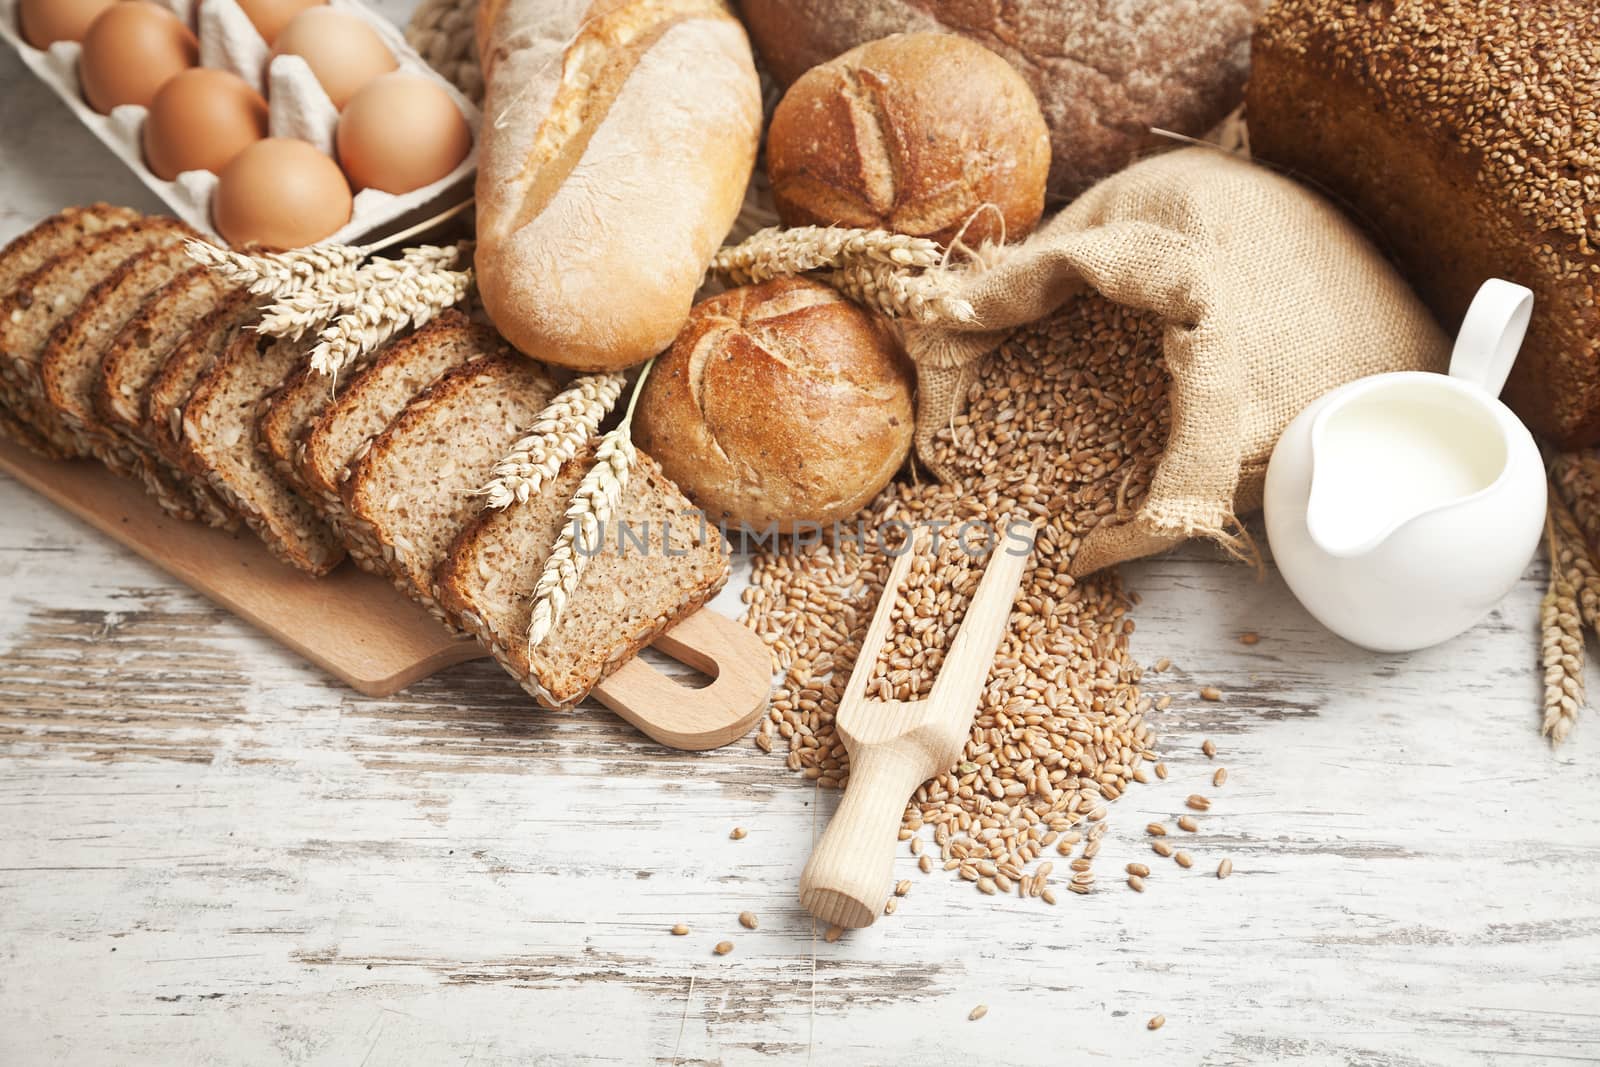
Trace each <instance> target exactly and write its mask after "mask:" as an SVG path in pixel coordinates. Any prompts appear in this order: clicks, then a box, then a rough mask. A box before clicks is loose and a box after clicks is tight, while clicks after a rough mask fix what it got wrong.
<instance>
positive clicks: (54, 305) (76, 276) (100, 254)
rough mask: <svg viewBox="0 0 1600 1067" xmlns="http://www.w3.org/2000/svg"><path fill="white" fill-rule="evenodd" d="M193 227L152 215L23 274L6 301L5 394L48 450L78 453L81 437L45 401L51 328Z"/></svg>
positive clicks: (0, 338)
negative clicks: (144, 255) (118, 273)
mask: <svg viewBox="0 0 1600 1067" xmlns="http://www.w3.org/2000/svg"><path fill="white" fill-rule="evenodd" d="M187 229H188V228H187V227H185V226H184V225H183V224H182V223H180V222H178V221H177V220H175V219H163V218H149V219H143V220H141V221H138V222H134V223H130V224H129V225H127V226H120V227H114V228H111V229H109V230H106V231H105V232H102V233H98V234H95V235H93V236H91V237H89V238H88V239H87V240H85V241H83V242H81V243H80V244H78V245H77V246H76V247H75V248H73V249H72V250H71V251H68V252H65V253H63V254H61V255H58V256H56V257H55V258H54V259H51V260H49V261H48V262H46V263H45V264H44V265H43V266H41V267H39V268H38V269H36V270H34V271H32V272H31V273H29V274H27V275H25V276H24V277H22V278H21V279H19V280H18V282H17V285H16V287H15V289H13V290H12V292H11V293H10V294H9V295H8V296H7V297H6V298H5V300H4V301H3V302H0V396H3V397H4V400H5V402H6V404H7V406H8V407H10V409H11V412H12V415H13V416H14V417H15V418H17V419H19V420H20V421H23V422H25V423H27V424H28V425H29V426H30V427H31V428H32V429H33V430H34V431H35V432H36V433H37V434H39V436H40V437H41V438H43V439H44V440H45V442H46V454H47V455H52V456H56V457H70V456H73V455H76V454H77V448H76V442H75V441H74V440H73V438H72V437H71V435H70V434H68V433H66V432H65V431H64V430H63V429H62V428H61V427H60V426H59V425H58V424H57V423H56V422H55V420H54V418H53V417H52V416H51V415H50V413H49V411H48V408H47V407H46V406H45V404H44V389H43V385H42V383H41V382H40V378H39V361H40V359H41V357H42V356H43V355H44V348H45V345H46V344H47V343H48V342H49V339H50V335H51V333H52V332H53V331H54V330H55V328H56V326H58V325H59V324H60V323H61V322H62V321H64V320H65V319H67V318H68V317H70V316H71V315H72V313H73V312H74V311H76V310H77V308H78V307H79V306H80V305H81V304H82V303H83V301H84V299H85V298H86V297H87V296H88V295H89V292H90V291H91V290H92V289H94V287H95V286H97V285H99V284H100V283H101V282H102V281H104V280H105V279H106V278H108V277H110V276H111V274H112V273H113V272H114V271H115V270H116V269H117V268H118V267H120V266H121V265H122V264H123V263H124V262H126V261H127V260H128V259H129V258H130V257H132V256H135V255H138V254H139V253H140V252H143V251H146V250H147V249H150V248H154V247H156V246H158V245H161V244H164V243H169V242H171V241H172V240H174V239H175V237H176V235H179V234H181V233H183V232H185V231H186V230H187Z"/></svg>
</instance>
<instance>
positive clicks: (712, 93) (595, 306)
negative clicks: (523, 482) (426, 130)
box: [475, 0, 761, 371]
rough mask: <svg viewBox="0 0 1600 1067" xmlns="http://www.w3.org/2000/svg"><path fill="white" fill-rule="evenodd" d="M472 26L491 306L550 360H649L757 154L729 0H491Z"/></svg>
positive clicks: (481, 252)
mask: <svg viewBox="0 0 1600 1067" xmlns="http://www.w3.org/2000/svg"><path fill="white" fill-rule="evenodd" d="M478 31H479V42H478V43H479V54H480V56H482V57H483V65H484V71H485V75H486V78H487V84H488V96H487V100H486V103H485V107H484V113H485V114H486V115H488V116H491V119H492V120H491V121H488V122H485V123H484V130H483V135H482V146H481V153H482V154H481V159H480V163H479V168H478V186H477V197H478V249H477V256H476V261H475V265H476V268H477V281H478V291H479V293H480V294H481V297H482V300H483V305H484V308H485V310H486V311H487V312H488V313H489V317H490V318H491V319H492V320H493V321H494V324H495V326H497V327H498V328H499V330H500V332H501V333H502V334H504V335H505V337H506V339H507V340H508V341H510V342H511V344H512V345H514V346H515V347H516V348H518V349H520V350H521V351H523V352H524V353H526V354H528V355H531V356H533V357H535V358H537V359H539V360H542V361H544V362H547V363H553V364H556V365H559V366H564V367H571V368H575V369H579V370H586V371H595V370H616V369H619V368H622V367H628V366H632V365H633V364H635V363H639V362H641V361H643V360H645V359H648V358H649V357H650V356H653V355H655V354H656V353H657V352H660V351H661V350H662V349H664V348H666V347H667V346H668V345H669V344H671V343H672V339H673V338H674V337H675V336H677V333H678V330H679V329H680V328H681V327H682V326H683V324H684V322H685V321H686V320H687V318H688V316H689V306H690V303H691V302H692V298H693V296H694V292H695V289H696V288H697V287H698V286H699V284H700V280H701V277H702V275H703V274H704V272H705V268H706V264H707V263H708V262H709V261H710V258H711V254H712V253H713V252H714V251H715V250H716V249H717V247H718V246H719V245H720V244H721V243H722V240H723V238H724V237H725V236H726V235H727V233H728V230H729V228H730V227H731V226H732V225H733V222H734V219H735V218H736V216H737V215H738V212H739V207H740V205H741V203H742V202H743V199H744V191H745V186H746V184H747V183H748V181H749V178H750V172H751V169H752V168H753V167H754V165H755V158H756V148H757V145H758V142H759V139H760V133H761V87H760V82H759V80H758V79H757V76H756V71H755V64H754V61H753V60H752V58H751V54H750V44H749V41H748V40H747V39H746V38H745V35H744V30H743V28H742V27H741V26H740V25H739V23H738V22H737V21H736V20H735V19H734V18H733V16H732V15H731V14H730V13H729V12H728V9H727V7H726V6H725V5H724V4H722V3H721V2H719V0H620V2H619V0H595V2H594V3H588V2H586V0H562V2H559V3H550V2H545V0H497V2H494V3H486V4H484V5H483V7H482V9H481V11H480V20H479V23H478Z"/></svg>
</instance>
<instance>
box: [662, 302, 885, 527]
mask: <svg viewBox="0 0 1600 1067" xmlns="http://www.w3.org/2000/svg"><path fill="white" fill-rule="evenodd" d="M911 389H912V376H911V368H910V366H909V365H908V363H907V362H906V360H905V358H904V356H903V355H902V354H901V352H900V346H899V345H898V344H897V343H896V342H895V340H894V338H893V336H892V335H891V334H890V331H889V328H888V326H887V324H886V323H885V322H884V321H883V320H882V319H881V318H879V317H878V316H876V315H874V314H872V313H870V312H868V311H865V310H863V309H862V308H860V307H857V306H856V305H855V304H852V303H851V302H850V301H848V300H846V299H845V298H844V297H842V296H840V295H839V294H838V293H837V292H835V291H834V290H832V289H830V288H828V287H827V286H825V285H820V284H818V283H816V282H811V281H806V280H804V279H800V278H780V279H778V280H775V281H770V282H766V283H764V284H762V285H747V286H742V287H740V288H738V289H731V290H729V291H728V292H726V293H723V294H721V295H720V296H715V297H712V298H711V299H709V300H705V301H702V302H701V303H699V304H697V305H696V306H695V308H694V310H693V311H692V312H690V314H689V322H688V324H687V325H685V326H684V328H683V332H682V333H680V334H679V335H678V339H677V340H676V341H674V342H673V345H672V347H671V348H670V349H668V350H667V351H666V353H664V354H663V355H662V356H661V358H660V359H658V360H657V361H656V364H655V368H654V369H653V370H652V371H651V372H650V377H649V379H648V380H647V381H646V382H645V386H644V391H643V393H642V394H641V395H640V397H639V410H638V412H637V414H636V418H635V423H634V432H635V435H636V437H637V440H638V443H639V446H640V447H641V448H643V449H644V450H645V451H646V452H648V453H650V455H652V456H654V457H655V458H656V460H657V462H659V463H660V464H661V466H662V469H663V470H665V471H666V472H667V475H668V476H669V477H670V478H672V480H673V481H675V482H677V483H678V485H679V486H680V487H681V488H682V489H683V491H684V492H685V493H686V494H688V496H689V498H690V499H691V500H693V501H694V502H695V503H696V504H697V505H699V506H700V507H701V508H703V509H704V510H705V512H706V515H707V517H708V519H709V520H710V521H712V522H726V523H728V524H729V525H730V526H733V525H735V524H743V525H744V526H745V527H746V528H747V529H749V530H751V531H752V532H754V533H757V534H761V533H765V532H766V531H768V530H770V529H772V528H773V527H776V528H777V529H778V530H779V531H780V532H783V533H793V532H794V531H795V529H796V524H799V523H806V522H816V523H822V524H828V523H832V522H835V521H838V520H842V519H845V518H848V517H849V516H851V515H853V514H855V513H856V512H857V511H858V510H860V508H861V507H862V505H864V504H866V503H867V502H868V501H869V500H871V499H872V498H873V496H874V495H876V494H877V492H878V490H880V489H882V488H883V487H884V485H885V484H887V483H888V481H889V479H890V478H892V477H894V473H895V471H897V470H899V469H900V465H901V464H902V463H904V462H905V458H906V454H907V452H908V451H909V450H910V448H911V431H912V422H913V419H912V410H911Z"/></svg>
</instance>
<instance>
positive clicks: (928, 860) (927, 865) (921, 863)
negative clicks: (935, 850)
mask: <svg viewBox="0 0 1600 1067" xmlns="http://www.w3.org/2000/svg"><path fill="white" fill-rule="evenodd" d="M917 870H919V871H921V872H922V873H923V874H928V873H930V872H931V871H932V870H933V857H932V856H923V857H922V858H921V859H919V860H917Z"/></svg>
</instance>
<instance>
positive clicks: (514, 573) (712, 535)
mask: <svg viewBox="0 0 1600 1067" xmlns="http://www.w3.org/2000/svg"><path fill="white" fill-rule="evenodd" d="M594 449H595V442H594V441H591V442H590V443H589V444H588V445H587V446H586V447H585V448H584V449H583V450H582V451H580V452H579V453H578V455H577V456H575V457H574V458H573V459H571V460H569V461H568V462H567V463H566V465H565V466H563V467H562V468H561V472H560V473H559V474H558V475H557V476H556V477H555V478H553V479H551V480H550V481H549V482H548V483H547V484H546V485H545V487H544V488H543V490H542V491H541V492H540V493H539V494H538V495H537V496H535V497H532V498H531V499H529V500H528V501H527V502H526V503H521V504H513V505H512V506H511V507H509V508H507V509H506V510H504V511H493V510H490V511H484V512H482V513H481V514H479V515H478V516H477V517H476V518H474V519H473V521H472V522H471V523H470V524H469V525H468V526H467V528H466V529H464V530H463V531H462V532H461V534H460V535H459V536H458V537H457V538H456V540H455V543H454V544H453V545H452V546H451V549H450V552H449V554H448V555H447V556H446V558H445V560H444V562H443V563H441V564H440V565H439V568H438V570H437V572H436V574H435V579H436V581H437V584H438V587H439V599H440V604H441V606H442V607H443V608H444V610H445V611H446V612H448V613H449V614H450V615H451V616H452V617H453V618H455V619H457V620H458V621H459V623H460V625H461V626H462V627H463V628H464V629H467V630H469V631H471V632H472V633H473V634H475V635H476V636H477V637H478V638H479V640H481V641H482V642H483V643H484V645H485V646H487V647H488V649H489V651H490V652H491V653H492V654H493V655H494V657H495V659H497V660H498V661H499V662H500V665H501V666H503V667H504V668H505V669H506V671H507V672H508V673H510V674H511V676H512V677H514V678H516V679H517V680H518V681H519V682H520V683H521V684H522V686H523V688H524V689H526V690H527V691H528V692H529V693H531V694H533V696H534V697H535V698H536V699H537V700H538V701H539V702H540V703H541V704H544V705H546V706H547V707H566V706H569V705H571V704H573V703H576V702H577V701H579V700H582V699H583V698H584V696H586V695H587V694H588V692H589V690H591V689H593V688H594V687H595V685H597V684H598V683H599V682H601V681H603V680H604V679H605V677H606V676H607V675H609V674H610V673H611V672H612V671H614V670H616V669H617V668H618V667H620V666H621V665H622V664H623V663H625V662H626V661H627V660H628V659H629V658H630V657H631V656H633V655H634V654H635V653H636V652H638V651H639V649H641V648H643V647H644V646H645V645H648V644H649V643H650V642H651V641H653V640H655V638H656V637H657V636H658V635H659V634H660V633H661V632H662V631H664V630H666V629H667V628H669V627H670V626H672V624H673V623H675V622H677V621H678V620H679V619H682V618H683V617H685V616H686V615H688V614H689V613H691V612H693V611H695V610H697V609H698V608H700V607H701V606H702V605H703V604H705V603H706V602H707V601H708V600H710V599H711V598H712V597H713V596H715V595H716V593H717V590H719V589H721V588H722V586H723V585H724V584H725V583H726V582H727V580H728V572H729V554H728V549H727V546H726V545H725V544H724V543H723V540H722V534H721V533H720V532H719V531H718V529H717V528H716V527H715V526H712V525H708V524H705V523H704V522H703V521H702V516H701V514H700V513H699V512H697V511H696V510H695V509H694V505H692V504H691V503H689V500H688V499H687V498H686V497H685V496H684V495H683V493H682V492H680V491H679V489H678V487H677V486H676V485H674V484H673V483H672V482H671V481H670V480H669V479H668V478H667V476H666V475H665V474H663V473H662V472H661V468H660V467H659V466H657V465H656V462H655V460H653V459H651V458H650V457H649V456H647V455H645V454H644V453H643V452H640V453H638V462H637V464H636V465H635V466H634V468H633V471H632V474H631V476H630V477H629V479H628V486H627V488H626V489H625V490H624V491H623V494H622V501H621V504H620V506H619V509H618V516H619V519H620V521H621V522H622V523H625V524H626V525H627V530H626V531H623V530H622V529H621V528H620V527H619V526H618V525H617V524H616V523H609V524H607V526H606V528H605V530H604V545H603V547H602V548H601V550H600V551H598V552H597V553H596V554H595V555H593V556H590V557H588V558H587V560H586V562H585V565H584V569H583V573H582V575H581V576H580V577H579V579H578V588H577V590H576V591H575V592H574V593H573V594H572V597H571V599H569V600H568V601H567V604H566V608H565V609H564V610H563V611H562V613H561V617H560V618H559V619H558V620H557V621H556V625H555V628H554V629H553V630H551V631H550V634H549V636H547V637H546V638H545V640H544V642H543V643H542V644H541V645H540V646H539V647H538V648H537V649H535V650H534V651H533V654H532V655H531V656H530V655H529V653H528V622H529V619H530V617H531V616H532V613H533V591H534V589H535V587H536V586H537V585H538V582H539V576H540V574H541V573H543V571H544V565H545V561H546V560H547V559H549V557H550V551H551V549H552V548H553V547H554V545H555V542H556V538H557V537H558V536H559V535H560V534H561V531H562V528H563V526H564V524H565V514H566V509H567V506H568V504H569V503H570V502H571V500H572V495H573V494H574V493H575V492H576V491H577V489H578V483H579V482H581V481H582V480H583V476H584V475H585V474H587V473H588V471H589V469H590V468H591V467H593V466H594Z"/></svg>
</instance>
